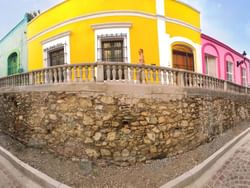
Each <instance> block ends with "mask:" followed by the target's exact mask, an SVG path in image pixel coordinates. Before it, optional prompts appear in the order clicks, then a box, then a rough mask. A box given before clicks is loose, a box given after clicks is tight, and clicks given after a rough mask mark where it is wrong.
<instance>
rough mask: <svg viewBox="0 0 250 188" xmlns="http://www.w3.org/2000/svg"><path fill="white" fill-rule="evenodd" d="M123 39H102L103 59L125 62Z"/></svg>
mask: <svg viewBox="0 0 250 188" xmlns="http://www.w3.org/2000/svg"><path fill="white" fill-rule="evenodd" d="M124 58H125V57H124V55H123V40H113V41H102V61H110V62H124Z"/></svg>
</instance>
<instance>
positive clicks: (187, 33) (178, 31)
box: [166, 23, 201, 44]
mask: <svg viewBox="0 0 250 188" xmlns="http://www.w3.org/2000/svg"><path fill="white" fill-rule="evenodd" d="M166 27H167V28H166V30H167V33H168V34H169V35H170V37H175V36H181V37H185V38H188V39H190V40H192V41H193V42H194V43H197V44H201V33H200V32H198V31H194V30H192V29H190V28H187V27H184V26H181V25H178V24H175V23H166Z"/></svg>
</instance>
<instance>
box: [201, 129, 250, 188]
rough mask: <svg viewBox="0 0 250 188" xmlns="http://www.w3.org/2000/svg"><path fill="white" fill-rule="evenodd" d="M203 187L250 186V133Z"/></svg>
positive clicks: (242, 187)
mask: <svg viewBox="0 0 250 188" xmlns="http://www.w3.org/2000/svg"><path fill="white" fill-rule="evenodd" d="M203 188H250V134H248V135H247V137H246V139H245V141H244V142H243V143H241V145H240V147H238V149H237V150H236V151H235V152H234V153H233V155H231V156H230V157H229V159H227V160H226V162H225V163H224V164H223V165H222V167H221V168H220V169H219V170H218V171H217V172H216V173H215V175H213V176H212V178H211V179H210V180H208V181H207V182H206V183H205V185H204V186H203Z"/></svg>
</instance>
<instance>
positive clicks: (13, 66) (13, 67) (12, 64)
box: [8, 52, 19, 75]
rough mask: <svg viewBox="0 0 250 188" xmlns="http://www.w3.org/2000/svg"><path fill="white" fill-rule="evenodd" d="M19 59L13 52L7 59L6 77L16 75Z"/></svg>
mask: <svg viewBox="0 0 250 188" xmlns="http://www.w3.org/2000/svg"><path fill="white" fill-rule="evenodd" d="M18 61H19V58H18V54H17V52H14V53H12V54H10V55H9V57H8V75H13V74H17V73H18V69H19V62H18Z"/></svg>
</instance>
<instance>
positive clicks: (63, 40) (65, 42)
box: [42, 32, 70, 68]
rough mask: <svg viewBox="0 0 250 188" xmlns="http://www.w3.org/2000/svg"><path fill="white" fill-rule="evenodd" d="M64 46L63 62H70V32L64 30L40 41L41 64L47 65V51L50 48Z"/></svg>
mask: <svg viewBox="0 0 250 188" xmlns="http://www.w3.org/2000/svg"><path fill="white" fill-rule="evenodd" d="M62 46H63V47H64V53H65V54H66V57H65V58H64V61H65V62H64V63H65V64H70V32H65V33H62V34H59V35H57V36H54V37H52V38H50V39H47V40H45V41H43V42H42V49H43V59H44V60H43V65H44V67H46V68H47V67H49V61H48V52H49V50H50V49H51V48H53V49H56V48H57V47H62Z"/></svg>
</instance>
